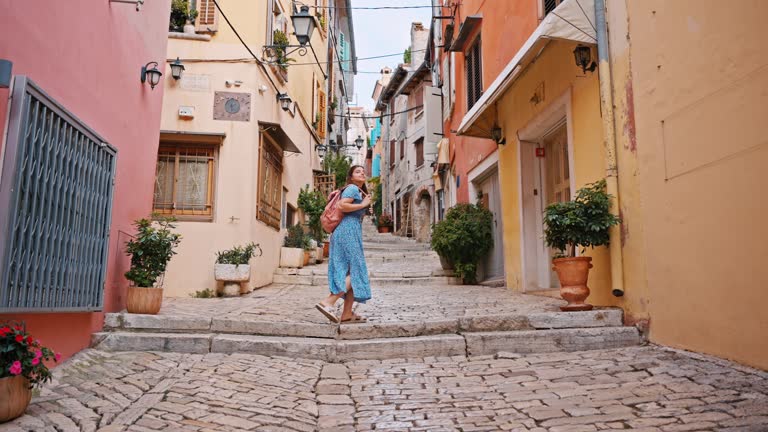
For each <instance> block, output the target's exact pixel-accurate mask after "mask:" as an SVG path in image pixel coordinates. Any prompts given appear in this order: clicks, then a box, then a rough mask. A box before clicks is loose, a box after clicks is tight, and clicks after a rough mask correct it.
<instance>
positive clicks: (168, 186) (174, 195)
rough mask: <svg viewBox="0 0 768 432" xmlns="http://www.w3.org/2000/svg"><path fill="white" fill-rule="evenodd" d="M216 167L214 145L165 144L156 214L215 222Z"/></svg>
mask: <svg viewBox="0 0 768 432" xmlns="http://www.w3.org/2000/svg"><path fill="white" fill-rule="evenodd" d="M215 164H216V152H215V150H214V147H213V146H205V145H194V144H166V143H161V144H160V150H159V151H158V154H157V167H156V171H155V191H154V196H153V209H154V210H153V211H154V212H155V213H157V214H161V215H173V216H178V217H180V218H190V219H201V220H212V219H213V205H214V194H213V183H214V173H215Z"/></svg>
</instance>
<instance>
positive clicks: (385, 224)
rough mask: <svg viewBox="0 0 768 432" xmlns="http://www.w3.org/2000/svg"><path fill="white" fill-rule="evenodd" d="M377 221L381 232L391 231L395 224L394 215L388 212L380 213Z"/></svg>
mask: <svg viewBox="0 0 768 432" xmlns="http://www.w3.org/2000/svg"><path fill="white" fill-rule="evenodd" d="M376 222H377V224H376V226H377V228H378V230H379V232H380V233H388V232H391V231H392V227H393V226H394V222H393V221H392V216H391V215H390V214H389V213H387V212H383V213H382V214H380V215H379V218H378V220H377V221H376Z"/></svg>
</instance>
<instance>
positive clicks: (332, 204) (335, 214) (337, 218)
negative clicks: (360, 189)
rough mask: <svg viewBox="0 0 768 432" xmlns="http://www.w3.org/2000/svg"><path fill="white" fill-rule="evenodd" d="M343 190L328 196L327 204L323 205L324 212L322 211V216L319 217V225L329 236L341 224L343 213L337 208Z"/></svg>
mask: <svg viewBox="0 0 768 432" xmlns="http://www.w3.org/2000/svg"><path fill="white" fill-rule="evenodd" d="M344 189H346V188H344ZM344 189H338V190H335V191H333V192H331V194H330V195H328V204H326V205H325V210H323V214H322V215H321V216H320V224H321V225H322V226H323V230H324V231H325V232H327V233H328V234H331V233H332V232H333V230H335V229H336V227H337V226H338V225H339V223H341V219H343V218H344V212H342V211H341V209H340V208H339V201H340V200H341V192H342V191H344Z"/></svg>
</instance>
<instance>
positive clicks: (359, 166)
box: [345, 165, 368, 195]
mask: <svg viewBox="0 0 768 432" xmlns="http://www.w3.org/2000/svg"><path fill="white" fill-rule="evenodd" d="M357 168H362V169H363V171H365V167H364V166H362V165H352V166H351V167H349V171H347V184H348V185H350V184H354V183H352V173H353V172H355V169H357ZM345 187H346V186H345ZM361 189H362V190H363V192H365V194H366V195H368V185H367V184H366V183H363V187H362V188H361Z"/></svg>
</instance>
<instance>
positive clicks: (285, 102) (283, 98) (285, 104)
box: [277, 93, 291, 111]
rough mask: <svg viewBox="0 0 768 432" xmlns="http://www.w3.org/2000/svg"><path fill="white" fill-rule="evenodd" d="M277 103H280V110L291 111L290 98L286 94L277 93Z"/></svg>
mask: <svg viewBox="0 0 768 432" xmlns="http://www.w3.org/2000/svg"><path fill="white" fill-rule="evenodd" d="M277 101H278V102H280V108H282V109H283V111H288V110H289V109H291V97H290V96H288V93H278V94H277Z"/></svg>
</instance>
